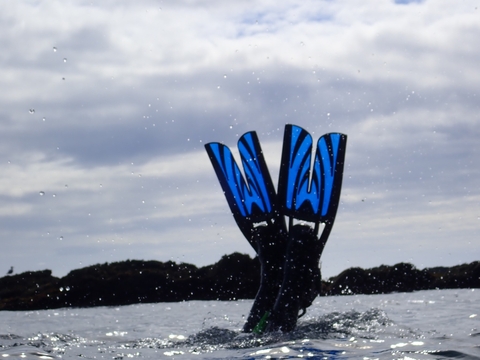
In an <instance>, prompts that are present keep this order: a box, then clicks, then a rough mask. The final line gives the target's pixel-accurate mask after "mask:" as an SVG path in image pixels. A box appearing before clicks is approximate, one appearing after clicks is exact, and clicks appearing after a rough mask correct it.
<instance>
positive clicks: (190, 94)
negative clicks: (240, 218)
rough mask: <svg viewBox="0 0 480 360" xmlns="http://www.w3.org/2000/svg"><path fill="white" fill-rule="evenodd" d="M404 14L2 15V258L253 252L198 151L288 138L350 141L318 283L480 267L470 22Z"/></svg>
mask: <svg viewBox="0 0 480 360" xmlns="http://www.w3.org/2000/svg"><path fill="white" fill-rule="evenodd" d="M406 3H407V2H382V3H381V4H380V3H379V4H375V6H372V5H369V4H367V3H365V4H360V5H359V4H357V3H355V2H346V3H338V2H331V1H320V2H318V1H307V2H303V3H301V4H298V3H295V2H292V1H287V2H284V3H282V4H278V2H277V3H274V2H271V1H260V2H252V1H239V2H236V3H235V4H230V3H229V4H227V3H224V2H220V1H214V2H194V3H192V2H190V1H176V2H173V3H168V4H160V5H159V4H158V3H157V2H154V1H140V2H137V3H128V4H120V3H118V2H114V1H105V2H102V3H99V4H95V5H93V4H90V3H88V2H82V1H72V2H68V3H62V4H56V5H55V6H52V5H49V4H43V3H27V2H17V3H15V4H9V5H8V6H7V5H6V4H1V5H0V27H1V28H2V29H4V31H2V32H0V45H1V46H2V53H1V54H0V64H1V66H2V69H3V70H4V76H2V78H1V79H0V161H1V162H2V164H3V165H4V172H3V173H2V175H1V176H0V185H1V186H0V198H1V199H2V202H1V204H0V224H1V225H2V230H1V231H0V235H1V237H2V239H5V240H4V242H5V246H4V248H5V251H3V252H2V255H0V256H1V258H0V260H1V261H2V263H9V262H12V265H15V268H16V269H17V270H18V271H21V270H35V269H42V268H45V267H49V268H52V269H53V270H54V273H57V274H60V275H61V274H63V273H66V272H67V271H69V270H71V269H72V268H74V267H78V266H79V264H80V263H81V264H82V265H88V264H91V263H94V262H104V261H113V260H122V259H125V258H155V259H158V260H168V259H170V258H172V259H179V260H180V261H187V260H188V261H190V262H193V263H198V264H200V263H201V264H207V263H213V262H214V261H217V260H218V259H219V258H220V256H221V255H223V254H224V253H230V252H233V251H245V252H249V253H250V254H253V250H252V249H251V248H250V247H249V245H248V243H247V242H246V241H245V239H242V235H241V233H240V232H239V231H238V229H237V228H236V225H235V223H234V220H233V219H232V217H231V215H230V213H229V209H228V206H227V204H226V202H225V200H224V198H223V195H222V192H221V189H220V186H219V185H218V183H217V180H216V178H215V174H214V172H213V170H212V168H211V165H210V163H209V160H208V157H207V156H206V154H205V152H204V149H203V145H204V144H205V143H206V142H209V141H221V142H223V143H225V144H227V145H228V146H230V147H231V148H232V149H234V148H235V147H236V141H237V139H238V137H239V136H240V135H241V134H242V133H244V132H246V131H249V130H256V131H257V132H258V134H259V137H260V140H261V142H262V146H263V148H264V151H265V155H266V159H267V163H268V165H269V168H270V171H271V173H272V177H273V179H276V178H277V177H278V168H279V163H280V154H281V147H282V145H281V141H282V139H283V128H284V125H285V123H294V124H298V125H301V126H302V127H304V128H306V129H307V130H308V131H310V132H311V133H312V134H313V135H314V136H315V137H319V136H320V135H322V134H324V133H326V132H330V131H340V132H343V133H346V134H348V136H349V138H348V148H347V164H346V168H345V181H344V188H343V193H342V206H341V208H340V210H339V214H338V217H337V220H336V225H335V228H334V231H333V233H332V237H331V239H330V241H329V243H328V245H327V249H326V250H325V253H324V256H323V258H322V262H323V272H324V275H326V276H328V275H334V274H335V273H338V272H339V271H341V270H343V268H345V267H347V266H353V265H359V266H375V265H378V264H380V263H389V264H391V263H393V262H396V261H410V260H411V261H413V262H414V263H415V264H416V265H417V266H421V265H425V266H426V265H450V264H455V263H458V262H466V261H472V260H478V259H477V258H476V255H475V251H474V248H473V245H472V244H473V243H474V239H476V238H477V237H478V231H477V230H476V227H478V226H476V225H477V223H478V214H476V207H475V205H476V203H478V196H479V194H478V190H477V188H478V187H477V186H476V179H478V175H479V174H478V169H479V168H480V166H479V165H480V164H479V160H478V159H479V156H478V153H479V147H478V145H477V142H478V141H477V139H478V136H479V135H480V134H479V130H478V126H477V124H478V121H479V115H478V114H479V111H478V110H479V108H478V91H477V87H478V86H477V84H478V82H479V80H480V71H479V70H478V66H477V63H478V59H479V56H480V51H479V50H478V49H477V47H475V46H473V44H475V39H476V38H478V36H479V32H480V26H479V25H478V10H477V9H476V4H475V3H474V2H473V1H466V2H462V4H451V3H450V2H448V1H443V2H440V3H438V2H437V3H432V2H428V1H426V2H416V1H415V2H408V4H406ZM399 5H401V6H399ZM31 110H32V111H31ZM33 110H34V111H33ZM274 181H276V180H274ZM40 192H44V195H43V196H41V195H40ZM54 195H55V196H54ZM440 229H441V230H440ZM60 237H63V239H62V240H60ZM452 239H455V241H452ZM452 244H453V245H452ZM40 254H41V255H40ZM372 254H374V256H373V255H372ZM449 254H454V255H452V256H450V255H449ZM8 266H10V265H8ZM8 266H7V267H8ZM7 270H8V269H7Z"/></svg>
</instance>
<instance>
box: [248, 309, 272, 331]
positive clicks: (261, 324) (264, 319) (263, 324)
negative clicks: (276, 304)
mask: <svg viewBox="0 0 480 360" xmlns="http://www.w3.org/2000/svg"><path fill="white" fill-rule="evenodd" d="M269 316H270V312H269V311H266V312H265V314H263V316H262V318H261V319H260V321H259V322H258V324H257V325H255V327H254V328H253V330H252V332H253V333H255V334H257V335H260V334H262V333H263V332H264V331H265V328H266V327H267V319H268V317H269Z"/></svg>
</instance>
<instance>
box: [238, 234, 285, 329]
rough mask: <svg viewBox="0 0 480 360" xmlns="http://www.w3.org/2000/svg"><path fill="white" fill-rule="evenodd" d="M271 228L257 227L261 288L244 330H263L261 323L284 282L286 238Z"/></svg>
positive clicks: (271, 307)
mask: <svg viewBox="0 0 480 360" xmlns="http://www.w3.org/2000/svg"><path fill="white" fill-rule="evenodd" d="M271 229H272V228H268V227H266V226H265V227H263V226H262V227H258V228H256V229H255V235H254V240H255V243H256V244H257V248H256V250H257V255H258V259H259V260H260V266H261V275H260V276H261V278H260V288H259V289H258V292H257V295H256V297H255V301H254V303H253V306H252V309H251V310H250V315H249V316H248V319H247V322H246V323H245V325H244V327H243V331H244V332H252V331H254V330H255V331H258V332H262V330H263V329H262V328H261V327H262V325H261V324H260V325H259V323H260V322H261V320H262V318H267V317H268V316H269V314H270V312H271V311H272V309H273V306H274V304H275V300H276V298H277V294H278V292H279V290H280V286H281V283H282V278H283V267H284V263H285V244H286V240H285V236H284V234H282V232H280V231H271ZM257 325H258V328H257V329H256V327H257Z"/></svg>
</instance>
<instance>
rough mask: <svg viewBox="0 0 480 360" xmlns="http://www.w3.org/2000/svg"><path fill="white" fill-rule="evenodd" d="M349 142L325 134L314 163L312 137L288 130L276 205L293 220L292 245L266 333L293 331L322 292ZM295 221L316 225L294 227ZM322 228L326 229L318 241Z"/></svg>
mask: <svg viewBox="0 0 480 360" xmlns="http://www.w3.org/2000/svg"><path fill="white" fill-rule="evenodd" d="M346 142H347V136H346V135H344V134H340V133H329V134H325V135H323V136H321V137H320V139H318V142H317V147H316V151H315V155H314V156H315V157H314V159H313V161H312V148H313V141H312V137H311V135H310V134H309V133H308V132H307V131H305V130H304V129H302V128H301V127H299V126H295V125H286V127H285V134H284V142H283V151H282V162H281V166H280V176H279V183H278V195H277V198H278V204H279V207H280V210H281V212H282V214H283V215H285V216H288V217H289V226H288V241H287V242H288V245H287V248H286V255H285V266H284V276H283V282H282V286H281V290H280V292H279V294H278V296H277V299H276V301H275V305H274V307H273V310H272V312H271V316H270V318H269V321H268V325H267V328H266V331H278V330H281V331H292V330H293V329H294V328H295V326H296V323H297V318H298V315H299V312H300V311H303V313H305V311H306V308H307V307H309V306H310V305H311V304H312V302H313V301H314V300H315V298H316V297H317V296H318V295H319V294H320V291H321V273H320V269H319V267H318V265H319V261H320V257H321V254H322V252H323V249H324V247H325V244H326V242H327V239H328V236H329V234H330V231H331V229H332V227H333V223H334V220H335V216H336V213H337V209H338V203H339V200H340V191H341V187H342V179H343V167H344V160H345V150H346ZM294 219H297V220H300V221H303V222H309V223H314V226H313V227H310V226H308V225H306V224H301V223H300V224H294ZM320 223H323V224H325V226H324V228H323V231H322V235H321V236H320V238H318V231H319V227H320Z"/></svg>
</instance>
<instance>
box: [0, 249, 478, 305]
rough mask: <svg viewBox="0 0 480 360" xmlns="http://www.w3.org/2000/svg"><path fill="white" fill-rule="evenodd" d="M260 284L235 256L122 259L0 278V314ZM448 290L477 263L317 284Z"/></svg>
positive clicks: (253, 269)
mask: <svg viewBox="0 0 480 360" xmlns="http://www.w3.org/2000/svg"><path fill="white" fill-rule="evenodd" d="M259 283H260V264H259V261H258V259H256V258H255V259H252V258H250V257H249V256H248V255H244V254H239V253H233V254H231V255H225V256H223V257H222V258H221V259H220V261H218V262H217V263H216V264H214V265H209V266H205V267H201V268H197V267H196V266H195V265H191V264H185V263H181V264H177V263H175V262H172V261H168V262H165V263H164V262H159V261H139V260H127V261H122V262H115V263H110V264H109V263H105V264H97V265H93V266H89V267H86V268H83V269H78V270H73V271H71V272H70V273H69V274H67V275H66V276H65V277H63V278H61V279H59V278H56V277H54V276H52V272H51V271H50V270H44V271H35V272H25V273H23V274H17V275H11V276H5V277H3V278H0V310H37V309H53V308H60V307H90V306H119V305H127V304H136V303H149V302H171V301H184V300H235V299H253V298H254V297H255V295H256V293H257V290H258V287H259ZM447 288H480V262H478V261H476V262H473V263H471V264H463V265H458V266H454V267H451V268H446V267H435V268H431V269H428V268H427V269H424V270H418V269H416V268H415V267H414V266H413V265H411V264H408V263H400V264H396V265H394V266H386V265H382V266H379V267H375V268H372V269H366V270H364V269H361V268H350V269H348V270H345V271H343V272H342V273H341V274H339V275H338V276H335V277H332V278H330V279H328V280H327V281H323V282H322V294H324V295H343V294H380V293H381V294H385V293H390V292H409V291H416V290H426V289H447Z"/></svg>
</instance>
